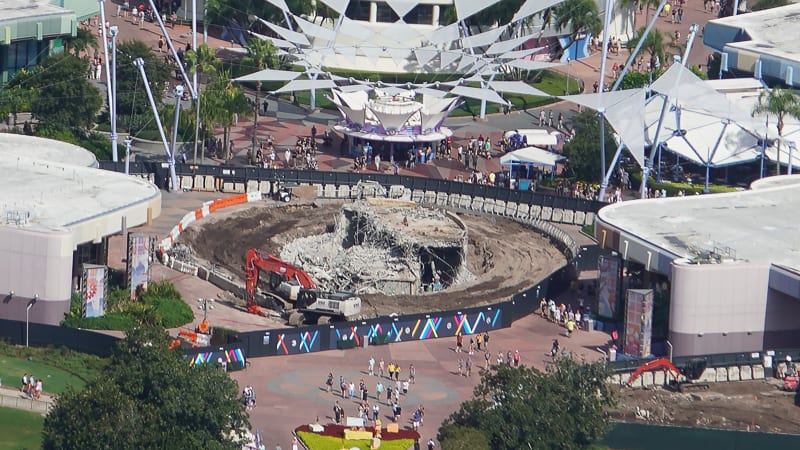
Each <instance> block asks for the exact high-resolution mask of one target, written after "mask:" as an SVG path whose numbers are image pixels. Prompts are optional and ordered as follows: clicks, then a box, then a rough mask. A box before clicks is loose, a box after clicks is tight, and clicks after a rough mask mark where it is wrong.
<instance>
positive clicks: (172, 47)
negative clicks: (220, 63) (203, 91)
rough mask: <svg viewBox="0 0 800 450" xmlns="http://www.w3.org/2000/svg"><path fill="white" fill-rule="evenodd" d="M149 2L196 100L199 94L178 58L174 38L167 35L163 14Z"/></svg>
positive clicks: (182, 75) (185, 81)
mask: <svg viewBox="0 0 800 450" xmlns="http://www.w3.org/2000/svg"><path fill="white" fill-rule="evenodd" d="M149 2H150V8H152V9H153V15H154V16H155V17H156V22H158V26H159V27H160V28H161V33H162V34H163V35H164V40H166V41H167V47H169V51H170V52H172V57H173V58H175V62H176V63H177V64H178V69H180V71H181V77H182V78H183V82H184V83H186V84H187V85H188V86H189V93H190V94H192V98H196V97H197V92H195V89H194V86H193V85H192V82H191V81H189V76H188V75H186V69H185V68H184V67H183V61H181V60H180V58H178V52H177V51H176V50H175V46H174V45H172V38H170V37H169V33H167V27H165V26H164V21H162V20H161V14H159V12H158V8H156V4H155V3H154V2H153V0H149ZM196 50H197V49H195V51H196Z"/></svg>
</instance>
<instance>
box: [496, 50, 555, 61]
mask: <svg viewBox="0 0 800 450" xmlns="http://www.w3.org/2000/svg"><path fill="white" fill-rule="evenodd" d="M543 48H544V47H536V48H526V49H525V50H513V51H510V52H505V53H503V54H502V55H498V57H497V58H498V59H520V58H527V57H528V56H531V55H532V54H534V53H539V51H540V50H541V49H543Z"/></svg>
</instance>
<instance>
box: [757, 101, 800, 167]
mask: <svg viewBox="0 0 800 450" xmlns="http://www.w3.org/2000/svg"><path fill="white" fill-rule="evenodd" d="M751 114H752V115H756V114H765V115H766V116H767V118H769V116H770V115H773V116H775V118H776V119H777V120H778V123H777V128H778V143H777V150H778V160H777V163H776V167H775V173H776V174H777V175H780V174H781V141H782V140H783V126H784V120H785V119H786V118H787V117H793V118H795V119H798V120H800V96H798V95H797V92H795V91H794V90H791V89H781V88H772V89H771V90H766V89H765V90H763V91H761V93H760V94H759V95H758V103H756V106H755V107H753V111H752V113H751ZM761 157H762V158H763V157H764V155H761ZM789 164H790V165H791V164H792V161H789Z"/></svg>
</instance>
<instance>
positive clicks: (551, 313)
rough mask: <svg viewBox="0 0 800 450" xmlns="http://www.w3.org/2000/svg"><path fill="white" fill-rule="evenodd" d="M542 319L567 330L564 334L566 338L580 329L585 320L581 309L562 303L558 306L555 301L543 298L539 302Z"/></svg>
mask: <svg viewBox="0 0 800 450" xmlns="http://www.w3.org/2000/svg"><path fill="white" fill-rule="evenodd" d="M539 308H540V310H541V314H542V317H544V318H545V319H547V320H549V321H551V322H554V323H557V324H559V325H561V326H563V327H564V328H565V329H566V332H565V333H564V334H565V336H566V337H570V336H571V335H572V333H574V332H575V331H577V330H579V329H580V323H581V320H582V319H583V316H582V314H581V311H580V309H575V310H573V309H572V305H569V306H567V305H565V304H564V303H561V304H559V305H556V302H555V300H553V299H550V300H547V299H545V298H544V297H542V300H541V301H540V302H539Z"/></svg>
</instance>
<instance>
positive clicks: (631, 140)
mask: <svg viewBox="0 0 800 450" xmlns="http://www.w3.org/2000/svg"><path fill="white" fill-rule="evenodd" d="M644 97H645V92H644V89H626V90H622V91H612V92H602V93H596V94H582V95H567V96H564V97H561V98H562V99H564V100H567V101H570V102H573V103H577V104H579V105H583V106H585V107H587V108H591V109H594V110H596V111H602V112H603V113H604V114H605V117H606V119H608V122H609V123H610V124H611V126H612V127H614V130H615V131H616V132H617V134H619V136H620V137H621V138H622V142H623V143H624V144H625V146H626V147H627V148H628V151H629V152H631V155H633V157H634V159H636V162H638V163H639V165H640V167H644V147H645V140H644V126H645V123H644ZM598 150H599V149H598Z"/></svg>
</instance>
